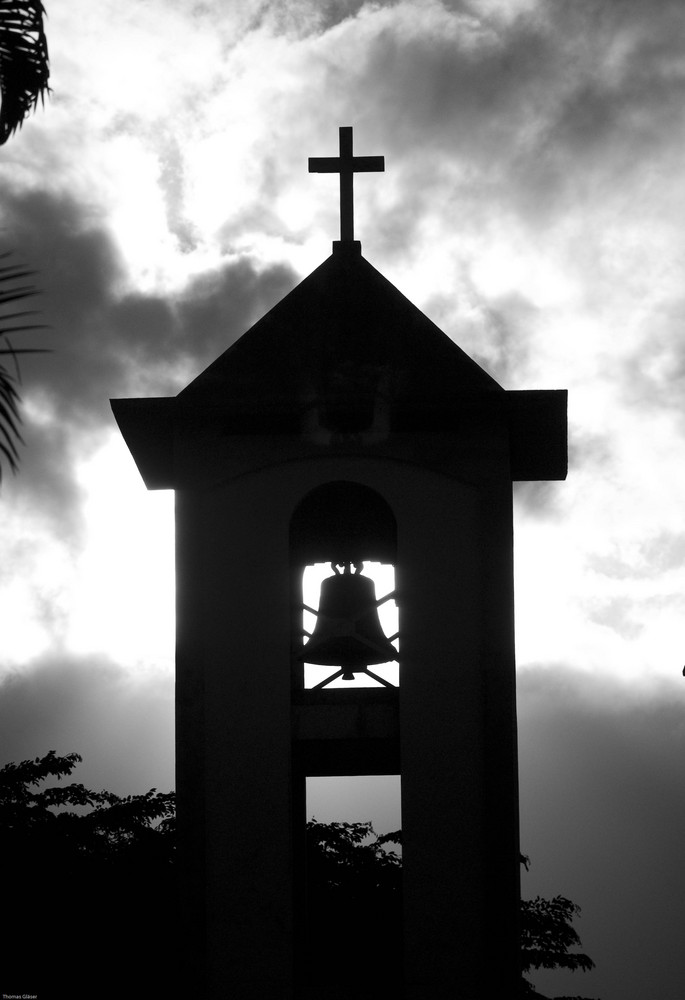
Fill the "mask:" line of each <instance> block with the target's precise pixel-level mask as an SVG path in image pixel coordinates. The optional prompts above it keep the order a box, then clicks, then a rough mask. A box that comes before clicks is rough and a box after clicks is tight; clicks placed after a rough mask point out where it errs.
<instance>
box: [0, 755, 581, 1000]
mask: <svg viewBox="0 0 685 1000" xmlns="http://www.w3.org/2000/svg"><path fill="white" fill-rule="evenodd" d="M80 762H81V757H80V756H79V754H77V753H70V754H66V755H65V756H58V755H57V754H56V753H55V751H54V750H51V751H50V752H49V753H48V754H46V755H45V756H44V757H37V758H35V759H34V760H24V761H21V762H19V763H12V764H7V765H5V766H4V767H3V768H0V884H2V886H3V897H4V899H5V900H6V901H7V902H6V904H5V905H4V907H3V910H2V913H3V918H4V926H3V927H2V928H1V929H0V933H1V934H2V938H3V942H4V950H5V953H6V954H7V955H12V957H13V959H14V963H15V973H14V979H12V981H11V982H10V981H8V987H10V989H9V992H16V993H19V995H21V993H22V992H26V991H29V992H33V993H37V992H39V989H40V988H42V989H44V991H45V992H46V994H47V995H56V994H57V992H59V989H58V986H59V978H60V976H62V977H63V978H62V984H63V985H64V984H65V983H67V981H68V994H69V995H70V996H72V997H78V996H83V997H84V998H85V997H88V998H90V997H91V996H93V995H94V994H93V993H92V991H91V986H90V982H92V981H94V980H96V979H98V981H99V985H98V991H97V995H98V996H99V997H101V998H103V1000H105V998H108V997H112V998H114V997H119V996H121V995H124V993H125V994H130V993H131V992H132V991H131V983H130V981H129V980H130V975H131V969H133V968H137V971H136V985H135V990H133V994H134V995H135V993H136V990H137V991H138V995H141V996H142V995H158V996H167V995H169V996H171V995H173V992H174V983H173V967H172V965H171V963H167V964H166V965H165V964H164V963H163V962H162V961H161V956H162V955H164V954H166V955H169V954H172V953H173V942H174V933H175V925H174V914H175V904H174V898H175V875H174V863H173V862H174V856H175V839H176V838H175V832H176V830H175V795H174V793H173V792H166V793H161V792H158V791H157V790H156V789H154V788H152V789H150V791H148V792H145V793H143V794H140V795H128V796H119V795H115V794H114V793H112V792H109V791H105V790H103V791H92V790H90V789H88V788H86V787H85V786H84V785H82V784H79V783H76V782H67V781H65V779H67V778H69V777H70V776H71V774H72V771H73V770H74V769H75V768H76V766H77V765H78V764H79V763H80ZM401 843H402V834H401V831H395V832H394V833H388V834H385V835H383V836H378V835H377V834H375V833H374V830H373V827H372V825H371V823H319V822H317V821H316V820H312V821H311V822H310V823H308V824H307V829H306V876H307V877H306V887H307V888H306V893H305V896H304V898H303V900H302V905H303V906H304V913H305V919H306V922H307V927H308V933H307V935H306V942H307V943H306V949H307V955H306V956H305V963H304V965H305V967H306V968H307V969H308V970H309V973H310V976H311V984H312V985H314V984H316V982H317V977H318V976H320V977H321V979H322V981H323V980H327V979H328V978H329V977H330V960H331V949H332V948H337V947H338V946H341V947H342V948H343V951H344V954H345V961H344V962H343V963H341V965H340V968H339V975H340V978H341V981H342V980H343V979H345V978H346V977H347V979H349V981H350V982H352V983H354V982H356V981H359V977H360V976H361V977H363V979H364V982H365V983H366V985H367V987H368V988H369V989H371V990H372V991H373V989H374V988H375V986H378V988H379V990H387V988H388V987H389V986H390V987H392V986H393V985H397V988H398V989H399V987H400V982H399V975H400V973H399V969H400V968H401V943H402V933H401V930H402V906H401V904H402V858H401V854H400V853H399V851H398V850H395V848H399V847H401ZM579 912H580V910H579V907H578V906H576V904H575V903H572V902H571V901H570V900H569V899H566V898H565V897H563V896H555V897H554V899H542V898H541V897H539V896H537V897H536V898H535V899H532V900H523V901H522V902H521V969H522V973H527V972H530V971H531V970H536V969H572V970H575V969H582V970H588V969H591V968H592V967H593V962H592V961H591V959H590V958H589V957H588V956H587V955H586V954H584V953H583V952H580V951H578V950H577V949H578V948H579V947H580V939H579V937H578V934H577V932H576V930H575V929H574V927H573V925H572V922H573V919H574V918H575V917H576V916H577V915H578V914H579ZM37 915H40V925H39V926H40V929H41V933H40V937H39V938H38V937H37V936H36V932H35V931H34V932H32V933H27V932H26V928H27V927H34V926H36V920H37ZM75 945H76V946H78V948H79V956H80V958H79V962H80V966H79V967H80V973H79V975H80V977H81V981H82V983H83V989H82V992H78V990H79V989H80V987H75V986H74V983H73V981H71V979H70V969H69V966H68V965H64V963H63V962H62V961H61V960H62V958H63V956H64V954H65V953H67V952H68V951H69V949H72V948H73V947H74V946H75ZM347 945H353V947H350V948H347V947H346V946H347ZM39 953H40V955H41V956H42V957H41V961H40V962H38V963H37V961H36V956H37V955H38V954H39ZM121 955H125V956H126V962H123V963H122V961H119V964H118V965H117V966H116V967H112V960H113V956H121ZM378 955H382V956H383V961H382V963H381V964H380V965H379V964H378V962H377V958H378ZM374 967H376V968H377V969H378V983H375V982H374V981H373V975H374V973H373V972H369V970H370V969H371V970H372V969H373V968H374ZM103 968H107V969H108V974H107V981H106V982H105V983H102V982H101V981H100V980H101V979H102V974H101V970H102V969H103ZM27 970H29V971H27ZM393 974H395V975H396V978H397V983H396V984H393V982H391V981H390V980H392V976H393ZM89 977H90V978H89ZM10 979H11V977H10ZM4 982H5V981H3V987H4ZM15 986H16V989H14V988H12V987H15ZM48 991H49V992H48ZM122 991H123V992H122ZM537 995H538V994H536V993H535V990H534V989H533V987H532V985H531V984H530V982H529V981H528V980H526V979H525V978H524V977H522V987H521V996H522V997H525V996H529V997H535V996H537ZM559 1000H563V998H559ZM565 1000H582V998H570V997H569V998H565Z"/></svg>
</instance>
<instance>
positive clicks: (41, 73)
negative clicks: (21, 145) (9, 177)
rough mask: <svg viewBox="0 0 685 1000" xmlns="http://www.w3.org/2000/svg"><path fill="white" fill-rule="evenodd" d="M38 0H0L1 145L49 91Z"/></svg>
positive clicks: (43, 9)
mask: <svg viewBox="0 0 685 1000" xmlns="http://www.w3.org/2000/svg"><path fill="white" fill-rule="evenodd" d="M44 15H45V8H44V7H43V4H42V3H41V2H40V0H0V100H1V101H2V103H1V104H0V146H1V145H2V144H3V143H5V142H7V140H8V139H9V137H10V136H11V135H12V133H13V132H15V131H16V130H17V129H18V128H19V126H20V125H21V124H22V122H23V121H24V119H25V118H26V117H27V115H29V114H30V113H31V111H33V110H34V108H35V107H36V105H37V104H38V101H39V100H40V101H41V102H42V101H44V100H45V95H46V94H47V93H48V92H49V90H50V88H49V86H48V80H49V78H50V66H49V60H48V43H47V39H46V37H45V32H44V30H43V17H44Z"/></svg>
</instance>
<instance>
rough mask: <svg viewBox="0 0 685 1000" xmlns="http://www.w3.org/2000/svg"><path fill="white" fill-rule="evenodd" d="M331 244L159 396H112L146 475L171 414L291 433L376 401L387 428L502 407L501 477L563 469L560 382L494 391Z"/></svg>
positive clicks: (356, 248) (169, 446) (163, 469)
mask: <svg viewBox="0 0 685 1000" xmlns="http://www.w3.org/2000/svg"><path fill="white" fill-rule="evenodd" d="M333 246H334V249H333V253H332V255H331V256H330V257H329V258H328V259H327V260H325V261H324V262H323V264H321V265H320V266H319V267H318V268H316V269H315V270H314V271H313V272H312V273H311V274H310V275H308V277H306V278H305V279H304V280H303V281H301V282H300V283H299V284H298V285H297V286H296V287H295V288H294V289H293V290H292V291H291V292H290V293H289V294H288V295H286V296H285V298H283V299H282V300H281V301H280V302H279V303H278V304H277V305H276V306H274V307H273V309H271V310H270V311H269V312H268V313H267V314H266V315H265V316H263V317H262V319H260V320H259V321H258V322H257V323H255V325H254V326H253V327H251V328H250V329H249V330H248V331H247V332H246V333H244V334H243V335H242V336H241V337H240V338H239V339H238V340H237V341H236V342H235V343H234V344H232V346H231V347H229V348H228V349H227V350H226V351H224V353H223V354H221V355H220V356H219V357H218V358H217V359H216V361H214V362H213V363H212V364H210V365H209V367H208V368H206V369H205V371H203V372H202V373H201V374H200V375H198V376H197V378H195V379H194V380H193V381H192V382H191V383H190V384H189V385H188V386H187V387H186V388H185V389H183V390H182V391H181V392H180V393H179V394H178V396H176V397H175V398H171V399H147V400H144V399H140V400H113V401H112V406H113V409H114V414H115V416H116V419H117V421H118V423H119V426H120V428H121V430H122V433H123V434H124V437H125V439H126V441H127V443H128V444H129V447H130V448H131V451H132V452H133V455H134V458H135V459H136V461H137V463H138V465H139V468H140V470H141V473H142V474H143V478H144V479H145V481H146V483H147V484H148V486H152V487H154V486H157V487H160V486H171V485H173V478H174V477H173V472H172V469H171V466H172V465H173V461H172V454H173V440H174V435H175V434H176V433H178V431H179V429H180V428H181V427H182V426H183V425H187V424H189V423H191V422H192V423H193V424H194V425H195V426H197V425H198V424H204V425H206V426H209V425H210V424H211V425H212V426H213V428H214V431H216V429H217V427H218V426H219V427H220V428H221V432H222V433H225V434H245V433H248V434H249V433H259V432H266V433H278V434H283V433H291V434H292V433H295V434H297V433H298V432H299V431H300V430H301V429H302V428H303V427H304V426H307V421H308V420H309V417H310V416H311V414H312V413H313V411H315V410H316V411H317V412H318V414H319V416H318V417H317V419H322V418H321V416H320V415H321V413H324V417H323V420H324V422H326V421H329V422H330V423H331V426H333V425H335V426H334V429H336V428H337V429H338V430H343V431H354V430H357V429H363V428H364V427H365V426H367V425H368V422H369V421H370V420H372V419H373V413H374V412H378V409H379V406H380V407H381V408H382V409H383V411H384V413H385V415H386V420H387V425H388V428H389V430H390V431H391V432H398V433H401V432H404V431H420V432H423V431H433V430H445V429H449V428H450V427H451V426H454V423H455V421H457V420H458V419H459V414H463V413H464V411H465V410H469V411H473V410H474V409H477V410H479V411H481V412H483V411H488V412H490V413H497V414H500V413H501V414H502V415H503V417H504V419H505V421H506V422H507V424H508V426H509V432H510V450H511V459H512V476H513V478H517V479H556V478H564V476H565V474H566V394H565V392H554V391H552V392H549V391H546V392H545V391H543V392H506V391H505V390H504V389H503V388H502V387H501V386H500V385H499V384H498V383H497V382H496V381H495V380H494V379H493V378H492V377H491V376H490V375H489V374H488V373H487V372H485V371H484V370H483V369H482V368H481V367H480V366H479V365H478V364H477V363H476V362H475V361H473V359H471V358H470V357H469V356H468V355H467V354H466V353H465V352H464V351H462V350H461V348H459V347H458V346H457V345H456V344H455V343H454V342H453V341H452V340H451V339H450V338H449V337H448V336H447V335H446V334H444V333H443V332H442V331H441V330H440V329H439V328H438V327H437V326H436V325H435V324H434V323H432V322H431V320H429V319H428V317H427V316H425V315H424V314H423V313H422V312H421V311H420V310H419V309H418V308H417V307H416V306H415V305H413V304H412V303H411V302H410V301H409V300H408V299H407V298H406V297H405V296H404V295H402V294H401V292H399V291H398V290H397V289H396V288H395V287H394V286H393V285H392V284H391V283H390V282H389V281H388V280H387V279H386V278H384V277H383V275H381V274H380V272H379V271H377V270H376V268H374V267H373V266H372V265H371V264H369V262H368V261H367V260H365V259H364V257H362V255H361V247H360V244H359V243H358V242H356V241H349V240H348V241H341V242H338V243H334V245H333Z"/></svg>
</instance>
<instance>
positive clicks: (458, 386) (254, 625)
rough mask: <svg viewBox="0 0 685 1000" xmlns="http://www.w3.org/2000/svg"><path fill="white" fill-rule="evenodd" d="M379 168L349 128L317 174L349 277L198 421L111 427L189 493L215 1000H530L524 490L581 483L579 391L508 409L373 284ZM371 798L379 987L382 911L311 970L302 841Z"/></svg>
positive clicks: (198, 867) (196, 938) (180, 657)
mask: <svg viewBox="0 0 685 1000" xmlns="http://www.w3.org/2000/svg"><path fill="white" fill-rule="evenodd" d="M382 168H383V162H382V157H355V156H353V154H352V133H351V129H341V145H340V156H339V157H337V158H316V159H314V160H312V161H310V169H312V170H313V171H322V172H334V171H335V172H339V173H340V186H341V240H340V241H337V242H335V243H334V244H333V252H332V254H331V256H330V257H329V258H328V259H327V260H325V261H324V262H323V263H322V264H321V265H320V266H319V267H318V268H317V269H316V270H315V271H314V272H312V274H310V275H309V276H308V277H307V278H305V279H304V280H303V281H302V282H301V283H300V284H299V285H298V286H297V287H296V288H295V289H293V291H292V292H290V293H289V294H288V295H287V296H286V297H285V298H284V299H283V300H282V301H281V302H279V303H278V304H277V305H276V306H275V307H274V308H273V309H272V310H271V311H270V312H269V313H267V314H266V315H265V316H264V317H263V318H262V319H261V320H259V321H258V322H257V323H256V324H255V325H254V326H253V327H252V328H251V329H250V330H248V331H247V332H246V333H245V334H244V335H243V336H242V337H240V339H239V340H237V341H236V342H235V343H234V344H233V345H232V346H231V347H229V348H228V350H227V351H225V352H224V353H223V354H222V355H221V356H220V357H219V358H218V359H217V360H216V361H215V362H213V363H212V364H211V365H210V366H209V367H208V368H207V369H206V370H205V371H204V372H202V373H201V374H200V375H199V376H198V377H197V378H196V379H195V380H194V381H193V382H191V383H190V384H189V385H188V386H187V387H186V388H185V389H184V390H183V391H182V392H180V393H179V394H178V396H176V397H173V398H163V399H160V398H158V399H125V400H123V399H122V400H114V401H113V403H112V406H113V409H114V414H115V416H116V419H117V422H118V424H119V427H120V429H121V432H122V434H123V435H124V438H125V439H126V442H127V444H128V446H129V448H130V450H131V452H132V454H133V457H134V459H135V461H136V463H137V465H138V468H139V469H140V472H141V474H142V476H143V479H144V481H145V483H146V485H147V486H148V488H150V489H174V490H175V491H176V563H177V658H176V762H177V763H176V767H177V798H178V825H179V867H180V875H181V891H182V902H181V906H180V913H181V916H182V917H183V919H184V921H185V923H184V943H183V949H182V950H183V952H184V953H185V954H186V955H187V956H188V968H187V970H186V975H187V976H188V979H189V982H190V983H192V988H190V991H189V995H193V996H196V997H198V998H205V1000H219V998H222V1000H223V998H225V997H231V1000H286V998H287V1000H291V998H292V1000H333V998H335V1000H347V998H352V997H354V998H355V1000H358V998H360V997H365V996H367V995H368V996H372V995H373V996H374V997H384V996H386V995H387V996H390V995H392V996H393V997H398V996H399V997H401V998H404V1000H454V998H455V997H459V998H460V1000H486V998H488V1000H489V998H490V997H492V996H498V997H511V996H514V995H515V992H516V989H517V983H518V978H519V973H518V956H517V915H518V905H519V886H518V869H519V845H518V796H517V758H516V746H517V738H516V703H515V660H514V622H513V527H512V482H514V481H516V480H550V479H563V478H565V475H566V393H565V392H564V391H558V390H557V391H554V390H553V391H544V390H543V391H507V390H505V389H503V388H502V387H500V386H499V385H498V384H497V382H495V380H494V379H493V378H492V377H491V376H490V375H488V374H487V373H486V372H485V371H484V370H483V369H482V368H480V367H479V366H478V365H477V364H476V363H475V362H474V361H473V360H472V359H470V358H469V357H468V356H467V355H466V354H465V353H464V352H463V351H462V350H461V349H460V348H459V347H458V346H457V345H456V344H455V343H454V341H452V340H451V339H450V338H449V337H447V336H446V335H445V334H444V333H442V332H441V331H440V330H439V329H438V328H437V327H436V326H435V325H434V324H433V323H432V322H431V321H430V320H429V319H428V318H427V317H426V316H424V315H423V314H422V313H421V312H420V311H419V310H418V309H417V308H416V307H415V306H414V305H412V303H410V302H409V301H408V300H407V299H406V298H405V297H404V296H403V295H402V294H401V293H400V292H399V291H398V290H397V289H396V288H394V287H393V286H392V285H391V284H390V283H389V282H388V281H387V280H386V279H385V278H384V277H383V276H382V275H381V274H380V273H379V272H378V271H377V270H376V269H375V268H374V267H373V266H372V265H371V264H370V263H368V261H366V260H365V258H364V257H363V256H362V254H361V246H360V244H359V243H358V242H357V241H356V240H355V239H354V230H353V219H352V178H353V174H354V172H356V171H357V170H378V169H382ZM372 566H380V567H383V573H384V574H385V576H384V577H383V578H384V579H387V580H388V581H389V582H388V584H387V586H386V587H385V589H383V588H382V587H379V586H378V585H374V580H373V578H372V576H373V574H372V573H371V572H370V569H371V567H372ZM317 574H318V576H317ZM313 577H316V579H317V580H318V581H319V583H317V584H316V585H312V586H310V584H309V583H307V581H308V580H311V579H313ZM311 594H314V595H315V596H311ZM395 609H396V610H395ZM386 612H388V613H390V612H394V619H393V624H391V625H386V624H384V620H385V615H386ZM391 617H392V614H391ZM361 774H399V775H401V789H402V791H401V794H402V829H403V903H402V907H403V908H402V915H401V921H400V926H401V931H398V934H399V936H400V937H401V948H399V949H398V951H397V955H398V956H399V955H400V954H401V959H400V958H399V957H398V958H397V959H396V960H393V963H392V967H389V965H386V964H385V963H386V961H387V959H386V957H385V956H384V954H382V953H381V954H379V955H378V956H377V959H378V961H377V967H376V970H375V972H374V971H373V970H372V971H370V972H369V973H368V976H363V977H361V978H360V977H359V976H358V975H357V974H356V973H353V972H351V971H350V970H351V969H354V953H355V940H356V939H357V938H359V939H361V937H363V936H370V937H371V938H372V937H373V935H374V932H375V929H374V928H373V927H369V926H367V924H366V922H365V916H364V914H363V913H362V914H359V919H358V923H355V926H354V928H352V929H350V930H349V931H348V933H346V934H345V935H344V939H341V938H340V937H339V936H337V932H336V931H335V929H331V937H330V941H329V945H328V949H329V950H328V952H327V954H326V955H324V957H323V958H322V956H321V954H319V955H318V957H317V959H316V961H313V960H312V947H311V942H312V940H314V939H316V940H317V941H320V940H324V941H325V940H326V935H325V933H323V934H322V932H321V929H320V928H313V927H312V926H311V921H310V923H309V924H308V922H307V921H308V917H307V904H306V893H305V891H304V885H305V883H306V877H307V873H306V864H305V859H304V828H305V823H306V819H307V817H306V812H305V782H306V778H307V777H308V776H314V775H361ZM317 934H318V937H317ZM327 958H329V959H330V960H329V961H328V960H327ZM384 991H385V992H384Z"/></svg>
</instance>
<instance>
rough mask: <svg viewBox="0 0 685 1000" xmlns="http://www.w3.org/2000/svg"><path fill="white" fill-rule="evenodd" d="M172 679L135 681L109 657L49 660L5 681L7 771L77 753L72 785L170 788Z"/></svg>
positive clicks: (1, 760) (2, 745) (3, 756)
mask: <svg viewBox="0 0 685 1000" xmlns="http://www.w3.org/2000/svg"><path fill="white" fill-rule="evenodd" d="M173 697H174V694H173V678H172V677H170V676H167V675H163V674H159V675H152V676H150V677H146V676H144V675H143V676H141V677H138V678H136V679H132V677H131V673H130V671H125V670H124V669H123V668H121V667H119V666H117V665H116V664H115V663H112V662H111V661H109V660H107V659H106V658H104V657H102V656H88V657H85V656H82V657H79V656H75V655H74V654H67V653H64V654H61V655H60V654H50V655H48V656H45V657H43V658H42V659H40V660H38V661H35V662H33V663H30V664H27V665H26V666H24V667H22V669H21V671H20V672H19V671H17V672H16V673H11V674H9V675H6V676H5V677H4V679H3V680H2V681H0V766H1V765H2V764H5V763H8V762H9V761H17V760H26V759H29V758H34V757H38V756H43V755H44V754H45V753H47V752H48V751H49V750H53V749H54V750H56V751H57V753H58V754H65V753H70V752H72V751H76V752H77V753H80V754H81V756H82V757H83V763H82V764H81V765H79V767H78V770H77V771H76V773H75V774H74V775H73V778H72V780H74V781H79V782H81V783H83V784H85V785H87V786H89V787H95V788H98V789H99V788H101V787H105V788H108V789H110V790H111V791H114V792H119V793H123V794H129V793H134V792H142V791H147V789H148V788H151V787H153V786H154V787H157V788H159V789H160V790H164V791H166V790H168V789H169V788H172V787H173V785H174V774H173V766H174V765H173V760H174V757H173V739H174V735H173V734H174V729H173Z"/></svg>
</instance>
